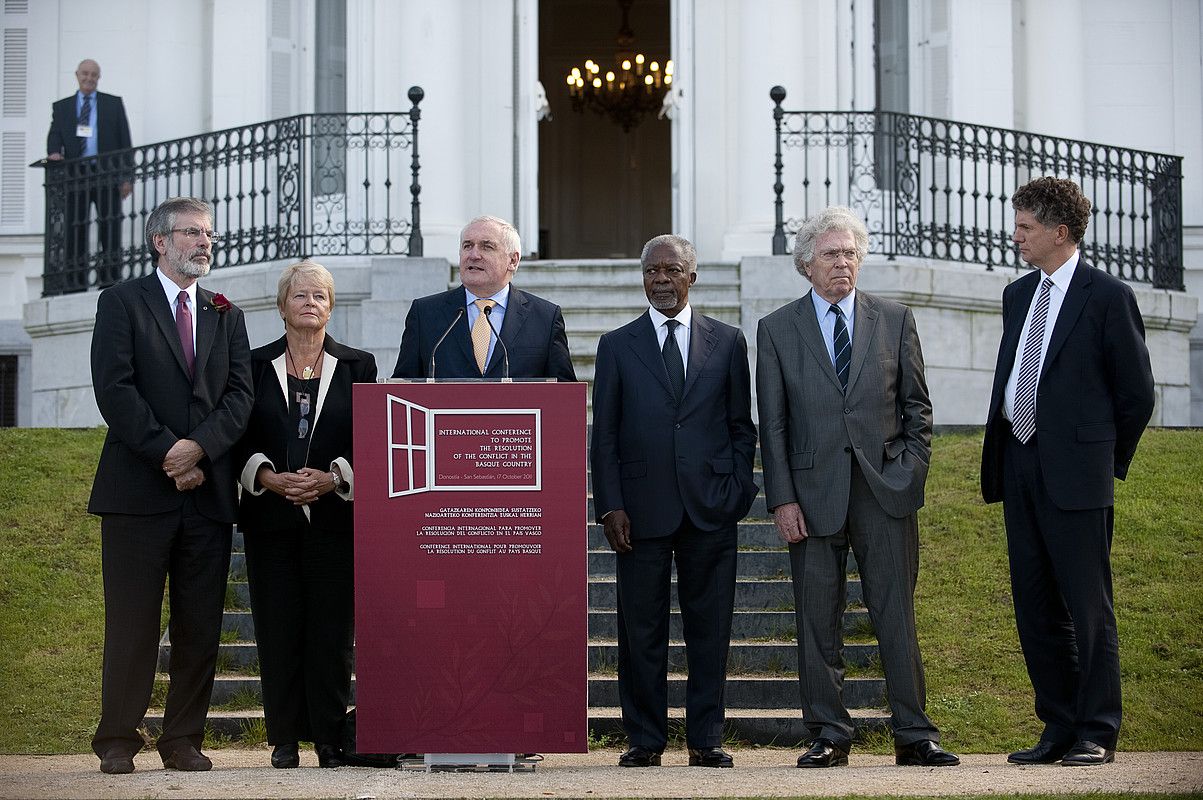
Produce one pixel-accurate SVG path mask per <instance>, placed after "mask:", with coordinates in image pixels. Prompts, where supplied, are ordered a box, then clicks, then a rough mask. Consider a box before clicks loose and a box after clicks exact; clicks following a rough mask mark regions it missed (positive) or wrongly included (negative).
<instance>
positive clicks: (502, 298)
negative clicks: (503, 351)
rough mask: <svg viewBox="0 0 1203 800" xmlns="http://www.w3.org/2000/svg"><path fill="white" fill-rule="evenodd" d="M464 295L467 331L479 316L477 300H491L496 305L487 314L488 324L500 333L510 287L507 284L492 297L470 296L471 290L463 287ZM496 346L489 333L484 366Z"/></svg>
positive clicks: (491, 357)
mask: <svg viewBox="0 0 1203 800" xmlns="http://www.w3.org/2000/svg"><path fill="white" fill-rule="evenodd" d="M464 295H465V296H466V297H467V299H468V330H469V331H471V330H472V326H473V325H475V324H476V318H477V317H479V316H480V309H479V308H477V307H476V301H477V300H492V301H493V302H494V303H496V305H494V306H493V311H492V312H491V313H490V314H489V322H492V323H493V328H494V329H495V330H496V331H497V333H501V326H502V324H504V323H505V307H506V304H507V303H509V302H510V285H509V284H508V283H507V284H506V285H505V286H502V287H501V291H500V292H498V293H497V294H495V295H493V296H492V297H477V296H476V295H474V294H472V290H471V289H469V288H468V287H466V286H465V287H464ZM496 346H497V337H496V336H495V335H494V334H493V333H492V332H490V333H489V352H488V353H486V354H485V364H486V365H488V363H489V362H490V361H492V360H493V348H494V347H496Z"/></svg>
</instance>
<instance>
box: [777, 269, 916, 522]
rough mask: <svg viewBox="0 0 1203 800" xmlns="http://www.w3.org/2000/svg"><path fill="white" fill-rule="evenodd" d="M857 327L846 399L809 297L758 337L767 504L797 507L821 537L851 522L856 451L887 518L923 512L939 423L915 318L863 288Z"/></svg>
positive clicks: (781, 313)
mask: <svg viewBox="0 0 1203 800" xmlns="http://www.w3.org/2000/svg"><path fill="white" fill-rule="evenodd" d="M854 325H855V327H854V329H853V331H852V363H851V367H850V369H849V372H848V390H847V393H846V394H845V392H844V391H843V390H842V389H841V388H840V381H839V378H838V377H837V376H836V373H835V367H834V366H833V365H832V363H831V357H830V356H828V354H827V346H826V344H825V343H824V341H823V334H822V332H821V331H820V330H819V323H818V320H817V319H816V318H815V309H814V304H813V303H812V302H811V299H810V293H809V292H808V293H807V294H806V295H804V296H803V297H801V298H800V299H798V300H795V301H794V302H792V303H790V304H788V305H786V306H783V307H781V308H779V309H777V310H776V311H774V312H773V313H772V314H770V315H768V316H767V317H765V318H764V319H762V320H761V321H760V325H759V327H758V329H757V333H756V342H757V356H756V392H757V396H758V397H757V405H758V407H759V409H760V447H761V460H762V461H763V464H764V492H765V498H766V500H767V503H768V507H769V508H770V509H772V508H775V507H777V506H779V505H783V504H785V503H793V502H796V503H798V504H799V505H800V506H801V507H802V513H803V515H804V516H805V519H806V527H807V530H808V531H809V533H810V534H811V535H813V536H830V535H832V534H834V533H837V532H838V531H839V530H840V528H841V527H842V526H843V524H844V520H845V518H846V517H847V514H848V511H849V508H848V496H849V484H850V470H849V460H848V459H849V457H850V454H851V456H852V457H855V458H856V460H857V463H858V464H859V465H860V468H861V471H862V472H863V473H864V476H865V479H866V481H867V482H868V484H869V487H870V488H871V489H872V491H873V496H874V498H875V499H876V500H877V502H878V504H879V505H880V506H881V508H882V510H883V511H885V512H886V513H887V514H889V515H890V516H892V517H905V516H907V515H908V514H913V513H915V512H916V511H917V510H918V509H919V508H920V507H921V506H922V505H923V485H924V483H925V482H926V480H927V465H928V462H929V460H930V458H931V424H932V423H931V420H932V417H931V400H930V399H929V398H928V394H927V382H926V379H925V378H924V375H923V353H922V351H921V350H920V347H919V335H918V333H917V332H916V330H915V319H914V317H913V316H912V315H911V311H910V309H909V308H907V307H906V306H904V305H902V304H901V303H895V302H893V301H890V300H884V299H881V298H878V297H874V296H873V295H870V294H868V293H866V292H863V291H859V290H858V291H857V293H856V312H855V318H854Z"/></svg>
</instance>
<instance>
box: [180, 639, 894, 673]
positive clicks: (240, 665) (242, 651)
mask: <svg viewBox="0 0 1203 800" xmlns="http://www.w3.org/2000/svg"><path fill="white" fill-rule="evenodd" d="M876 660H877V645H876V644H874V643H872V642H846V643H845V644H844V661H845V662H847V663H848V664H850V665H853V666H856V667H871V666H874V665H875V664H876ZM170 663H171V642H170V641H169V640H168V638H167V636H166V635H164V636H163V641H162V643H161V644H160V647H159V663H158V667H157V669H158V670H159V672H167V670H168V667H169V665H170ZM217 664H218V670H217V671H218V673H219V674H222V675H230V674H234V675H237V674H242V675H248V676H251V675H257V674H258V669H259V649H258V647H256V646H255V643H254V642H225V643H223V644H221V645H219V646H218V655H217ZM617 665H618V643H617V642H616V641H614V640H613V639H608V640H600V639H598V640H594V641H591V642H590V643H589V669H590V670H592V671H594V672H603V671H612V670H614V669H615V668H616V667H617ZM727 665H728V669H729V670H730V671H731V672H732V673H744V674H753V675H755V674H764V673H769V674H775V675H782V676H786V677H791V678H792V677H796V676H797V673H798V647H797V645H796V644H795V643H794V642H792V641H791V642H732V643H731V648H730V650H729V653H728V657H727ZM686 666H687V662H686V659H685V643H684V642H683V641H681V640H679V639H677V640H673V641H670V642H669V643H668V668H669V671H671V672H684V671H685V670H686Z"/></svg>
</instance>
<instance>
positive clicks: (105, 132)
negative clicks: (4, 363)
mask: <svg viewBox="0 0 1203 800" xmlns="http://www.w3.org/2000/svg"><path fill="white" fill-rule="evenodd" d="M75 79H76V80H77V81H78V82H79V91H77V92H75V94H73V95H71V96H69V97H64V98H63V99H62V100H59V101H58V102H57V103H55V104H54V106H53V109H52V114H51V118H50V133H48V134H47V136H46V154H47V155H46V157H47V158H48V159H50V160H51V161H61V160H63V159H64V158H66V159H76V158H86V159H90V161H87V162H84V163H82V164H80V165H79V170H78V172H72V173H70V174H69V176H68V177H70V178H71V180H72V181H73V183H74V186H75V188H74V189H73V190H72V191H70V192H69V193H68V194H67V197H66V198H64V200H65V203H64V207H63V231H64V237H65V241H64V242H63V244H64V248H63V249H64V255H65V262H66V263H65V271H64V277H63V281H64V285H63V287H62V288H66V289H68V290H70V291H77V290H80V289H84V288H86V287H87V277H88V274H87V273H88V209H89V207H91V206H95V207H96V224H97V233H98V239H99V242H100V249H101V254H100V260H99V263H98V264H97V268H96V271H97V277H96V283H97V285H99V286H109V285H111V284H114V283H116V282H117V281H118V280H120V279H121V274H120V270H121V255H120V250H121V201H122V200H124V199H125V198H126V197H128V196H129V194H130V190H131V186H130V182H129V180H128V179H127V178H126V177H124V175H123V174H122V173H123V172H124V170H123V169H120V168H121V167H122V166H124V165H123V164H116V163H112V162H106V161H105V159H103V158H98V157H99V156H101V155H102V154H103V153H110V152H113V151H115V150H126V149H128V148H129V147H131V144H130V134H129V120H128V119H126V117H125V105H124V104H123V103H122V102H121V98H120V97H117V96H116V95H112V94H105V93H104V92H98V91H96V84H97V83H99V82H100V65H99V64H97V63H96V62H95V61H93V60H92V59H90V58H89V59H85V60H83V61H81V62H79V67H77V68H76V70H75Z"/></svg>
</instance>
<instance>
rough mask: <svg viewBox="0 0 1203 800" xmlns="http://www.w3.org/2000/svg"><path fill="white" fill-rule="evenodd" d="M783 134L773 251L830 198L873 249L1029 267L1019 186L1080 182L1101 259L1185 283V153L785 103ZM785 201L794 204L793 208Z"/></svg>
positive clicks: (1085, 248) (780, 117) (1140, 277)
mask: <svg viewBox="0 0 1203 800" xmlns="http://www.w3.org/2000/svg"><path fill="white" fill-rule="evenodd" d="M769 96H770V97H771V98H772V99H773V103H774V108H773V120H774V123H775V127H776V131H777V148H776V163H775V169H776V180H775V183H774V186H773V191H774V194H775V201H774V203H775V210H776V226H775V228H774V230H773V253H774V254H778V255H780V254H784V253H787V252H788V251H789V242H788V239H787V235H788V234H792V233H794V232H796V231H797V229H798V228H799V227H800V225H801V223H802V221H803V220H804V219H805V218H807V217H809V216H811V215H812V214H815V213H817V212H818V211H820V210H822V209H823V208H825V207H827V206H829V205H846V206H849V207H851V208H853V209H855V210H856V211H857V212H858V213H859V214H860V215H861V217H862V218H863V219H864V220H865V224H866V226H867V227H868V229H869V249H870V252H874V253H880V254H883V255H886V256H889V257H890V258H895V257H897V256H918V257H924V258H932V259H940V260H947V261H959V262H966V263H971V264H984V265H985V267H986V269H988V270H991V269H994V268H995V267H1015V268H1019V267H1023V266H1025V265H1024V264H1023V262H1022V261H1021V260H1020V258H1019V254H1018V251H1017V250H1016V248H1015V246H1014V245H1013V244H1012V243H1011V233H1012V231H1013V227H1014V221H1015V214H1014V211H1013V210H1012V209H1011V203H1010V199H1011V195H1012V194H1013V193H1014V191H1015V190H1016V188H1018V187H1020V186H1022V185H1024V184H1025V183H1027V182H1028V181H1030V180H1032V179H1034V178H1038V177H1041V176H1043V175H1052V176H1056V177H1061V178H1068V179H1071V180H1074V181H1076V182H1077V183H1079V184H1080V185H1081V187H1082V191H1083V192H1084V193H1085V195H1086V197H1087V198H1089V199H1090V202H1091V205H1092V207H1093V208H1092V212H1091V215H1092V216H1091V221H1090V225H1089V226H1088V228H1087V230H1086V237H1085V239H1084V240H1083V241H1082V242H1081V244H1080V249H1081V251H1082V253H1083V255H1084V257H1085V258H1086V259H1087V260H1088V261H1090V262H1091V263H1093V264H1094V265H1095V266H1097V267H1099V268H1101V269H1105V270H1106V271H1107V272H1110V273H1111V274H1113V275H1116V276H1118V277H1121V278H1124V279H1126V280H1130V281H1139V282H1144V283H1151V284H1153V286H1155V287H1157V288H1164V289H1182V288H1183V282H1182V280H1183V275H1182V158H1181V157H1179V156H1171V155H1164V154H1162V153H1150V152H1144V151H1141V150H1130V149H1127V148H1123V147H1112V146H1109V145H1101V144H1093V143H1090V142H1079V141H1075V140H1072V139H1059V138H1057V137H1054V136H1041V135H1039V134H1034V133H1028V132H1026V131H1013V130H1005V129H1002V128H991V127H988V126H985V125H971V124H968V123H964V122H952V121H949V120H942V119H933V118H931V117H918V116H914V115H911V114H897V113H893V112H886V111H877V112H874V111H863V112H862V111H786V110H784V109H783V108H782V107H781V101H782V100H784V99H785V89H783V88H781V87H780V86H774V87H773V89H772V91H771V92H770V93H769ZM787 207H788V213H787V211H786V209H787Z"/></svg>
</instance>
